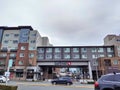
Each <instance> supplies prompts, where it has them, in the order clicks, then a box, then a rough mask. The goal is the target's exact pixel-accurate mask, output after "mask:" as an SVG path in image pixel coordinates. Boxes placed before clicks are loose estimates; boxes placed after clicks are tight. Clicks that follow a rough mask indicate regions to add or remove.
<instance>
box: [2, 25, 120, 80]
mask: <svg viewBox="0 0 120 90" xmlns="http://www.w3.org/2000/svg"><path fill="white" fill-rule="evenodd" d="M119 56H120V36H116V35H108V36H106V37H105V38H104V46H53V45H52V44H50V43H49V39H48V37H41V35H40V34H39V32H38V31H37V30H33V28H32V27H31V26H18V27H6V26H0V74H4V73H5V72H6V71H10V78H11V79H14V80H38V79H43V78H47V79H49V78H53V77H54V75H56V72H57V71H59V70H60V69H59V68H71V67H75V68H76V67H77V68H79V69H80V72H79V73H80V75H82V78H90V79H96V78H97V76H99V75H101V74H105V73H107V72H110V71H113V70H114V69H115V68H116V67H117V71H119V69H120V67H119V60H120V59H119ZM106 62H108V63H110V62H111V64H110V65H109V66H107V67H106V64H105V63H106ZM10 63H12V66H10V68H8V67H9V64H10ZM112 63H113V64H112ZM115 63H118V64H115ZM103 69H105V70H103ZM115 70H116V69H115ZM105 71H106V72H105ZM88 76H89V77H88Z"/></svg>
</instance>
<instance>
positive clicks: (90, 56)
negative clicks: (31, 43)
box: [37, 46, 115, 79]
mask: <svg viewBox="0 0 120 90" xmlns="http://www.w3.org/2000/svg"><path fill="white" fill-rule="evenodd" d="M37 54H38V55H37V56H38V58H37V64H38V67H40V71H41V72H43V75H42V77H44V78H47V79H49V78H52V77H54V73H53V72H55V68H63V67H64V68H66V67H67V68H71V67H74V68H80V70H81V72H80V74H81V75H82V76H83V77H82V78H87V77H86V75H89V78H90V79H96V76H97V75H96V67H97V66H98V60H97V58H100V57H108V58H110V57H114V56H115V51H114V46H49V47H38V48H37ZM97 72H98V70H97Z"/></svg>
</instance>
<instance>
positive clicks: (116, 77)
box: [115, 74, 120, 82]
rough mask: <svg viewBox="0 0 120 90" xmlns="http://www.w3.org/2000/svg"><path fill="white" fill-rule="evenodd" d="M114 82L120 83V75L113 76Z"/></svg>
mask: <svg viewBox="0 0 120 90" xmlns="http://www.w3.org/2000/svg"><path fill="white" fill-rule="evenodd" d="M115 81H118V82H120V74H116V75H115Z"/></svg>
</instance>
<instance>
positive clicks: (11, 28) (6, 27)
mask: <svg viewBox="0 0 120 90" xmlns="http://www.w3.org/2000/svg"><path fill="white" fill-rule="evenodd" d="M0 29H3V30H16V29H30V30H33V28H32V27H31V26H18V27H8V26H0Z"/></svg>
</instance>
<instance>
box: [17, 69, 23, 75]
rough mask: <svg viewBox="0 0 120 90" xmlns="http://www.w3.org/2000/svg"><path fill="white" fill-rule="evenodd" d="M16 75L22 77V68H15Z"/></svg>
mask: <svg viewBox="0 0 120 90" xmlns="http://www.w3.org/2000/svg"><path fill="white" fill-rule="evenodd" d="M16 77H23V69H16Z"/></svg>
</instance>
